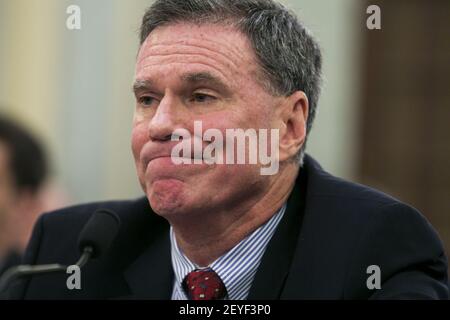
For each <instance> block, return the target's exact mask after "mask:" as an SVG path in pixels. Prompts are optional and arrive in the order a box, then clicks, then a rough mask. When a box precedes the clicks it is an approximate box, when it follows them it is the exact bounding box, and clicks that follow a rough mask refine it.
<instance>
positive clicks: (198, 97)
mask: <svg viewBox="0 0 450 320" xmlns="http://www.w3.org/2000/svg"><path fill="white" fill-rule="evenodd" d="M192 100H193V101H194V102H198V103H205V102H210V101H214V100H216V98H215V97H213V96H210V95H207V94H204V93H194V94H193V96H192Z"/></svg>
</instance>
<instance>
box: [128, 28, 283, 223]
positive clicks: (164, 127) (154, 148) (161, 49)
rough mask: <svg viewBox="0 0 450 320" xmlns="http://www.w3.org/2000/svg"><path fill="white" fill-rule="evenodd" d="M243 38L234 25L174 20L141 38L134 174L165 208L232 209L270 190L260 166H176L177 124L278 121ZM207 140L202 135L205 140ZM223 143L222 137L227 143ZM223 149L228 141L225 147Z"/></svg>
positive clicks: (156, 206)
mask: <svg viewBox="0 0 450 320" xmlns="http://www.w3.org/2000/svg"><path fill="white" fill-rule="evenodd" d="M259 68H260V67H259V66H258V65H257V63H256V57H255V54H254V51H253V49H252V48H251V46H250V43H249V41H248V39H247V38H246V37H245V36H244V35H243V34H241V33H240V32H238V31H236V30H235V29H232V28H231V27H224V26H220V25H212V24H211V25H210V24H208V25H200V26H197V25H192V24H187V23H179V24H174V25H168V26H164V27H159V28H157V29H156V30H154V31H153V32H152V33H151V34H150V36H149V37H148V38H147V40H146V41H145V43H144V44H143V45H142V47H141V49H140V52H139V55H138V59H137V65H136V79H135V80H136V84H135V95H136V110H135V115H134V124H133V133H132V150H133V155H134V158H135V162H136V168H137V173H138V177H139V181H140V183H141V185H142V187H143V189H144V191H145V193H146V195H147V197H148V199H149V201H150V204H151V206H152V208H153V210H154V211H155V212H156V213H158V214H160V215H162V216H169V215H177V214H188V213H190V212H210V211H214V210H217V208H220V209H221V210H224V209H227V208H229V209H232V208H233V207H234V206H237V205H239V203H242V202H245V201H246V200H248V199H254V198H255V197H257V196H258V195H261V194H263V193H264V192H265V191H267V189H268V187H269V185H270V181H271V179H272V178H271V177H265V176H261V174H260V165H227V164H223V165H219V164H216V165H206V164H202V165H198V164H192V165H189V164H185V165H175V164H173V162H172V160H171V157H170V156H171V152H172V148H173V147H174V146H175V145H176V144H178V143H179V142H172V141H171V140H170V137H171V134H172V133H173V132H174V130H176V129H181V128H183V129H187V130H188V131H189V132H190V134H191V135H192V136H194V121H201V122H202V126H203V132H204V131H206V130H207V129H210V128H214V129H219V130H220V131H221V132H222V134H223V136H224V137H225V133H226V131H225V130H226V129H238V128H240V129H244V130H246V129H249V128H253V129H256V130H259V129H262V128H266V129H270V128H274V127H277V126H279V121H278V119H276V116H275V113H274V110H275V108H276V106H277V105H278V104H279V103H280V98H277V97H274V96H272V95H271V94H269V93H268V92H267V90H265V89H264V88H263V86H262V85H261V84H260V81H258V80H257V79H259V78H258V77H259V74H260V73H259ZM206 144H207V143H206V142H203V147H205V145H206ZM225 144H226V143H225ZM224 147H225V149H226V145H225V146H224Z"/></svg>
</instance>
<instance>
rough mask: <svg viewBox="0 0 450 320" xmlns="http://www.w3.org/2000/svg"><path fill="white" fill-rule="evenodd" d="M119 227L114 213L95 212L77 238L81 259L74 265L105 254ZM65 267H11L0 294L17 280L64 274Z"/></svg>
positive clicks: (3, 278) (0, 280) (117, 217)
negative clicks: (42, 275)
mask: <svg viewBox="0 0 450 320" xmlns="http://www.w3.org/2000/svg"><path fill="white" fill-rule="evenodd" d="M120 225H121V222H120V218H119V216H118V215H117V214H116V213H114V212H112V211H110V210H106V209H99V210H97V211H95V212H94V214H93V215H92V217H91V218H90V219H89V221H88V222H87V223H86V225H85V226H84V227H83V230H82V231H81V233H80V235H79V237H78V248H79V250H80V253H81V257H80V259H79V260H78V261H77V263H76V264H75V265H77V266H78V267H80V268H82V267H83V266H84V265H85V264H86V263H87V262H88V261H89V260H90V259H91V258H98V257H100V256H102V255H103V254H104V253H105V252H107V251H108V249H109V247H110V246H111V244H112V242H113V240H114V239H115V238H116V236H117V234H118V232H119V229H120ZM67 267H68V266H65V265H60V264H46V265H19V266H16V267H12V268H10V269H9V270H7V271H6V272H5V273H4V275H3V276H2V277H1V278H0V293H2V292H3V291H5V290H6V289H7V288H8V286H9V284H10V283H11V282H12V281H13V280H15V279H17V278H21V277H25V276H31V275H40V274H49V273H57V272H66V270H67Z"/></svg>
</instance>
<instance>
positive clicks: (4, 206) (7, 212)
mask: <svg viewBox="0 0 450 320" xmlns="http://www.w3.org/2000/svg"><path fill="white" fill-rule="evenodd" d="M9 161H10V157H9V148H8V147H7V146H6V144H4V143H3V142H1V141H0V233H5V232H6V230H5V228H6V227H5V225H6V222H7V221H8V220H9V219H10V217H11V216H12V215H14V214H15V203H16V201H17V190H16V187H15V184H14V179H13V176H12V174H11V169H10V163H9ZM0 240H1V236H0Z"/></svg>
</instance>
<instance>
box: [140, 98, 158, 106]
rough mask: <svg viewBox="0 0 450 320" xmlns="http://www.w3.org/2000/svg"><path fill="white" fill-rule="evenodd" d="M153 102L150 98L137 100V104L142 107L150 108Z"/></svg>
mask: <svg viewBox="0 0 450 320" xmlns="http://www.w3.org/2000/svg"><path fill="white" fill-rule="evenodd" d="M154 102H155V99H154V98H152V97H150V96H143V97H141V98H139V103H140V104H141V105H143V106H144V107H150V106H151V105H152V104H153V103H154Z"/></svg>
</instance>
